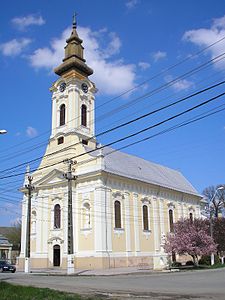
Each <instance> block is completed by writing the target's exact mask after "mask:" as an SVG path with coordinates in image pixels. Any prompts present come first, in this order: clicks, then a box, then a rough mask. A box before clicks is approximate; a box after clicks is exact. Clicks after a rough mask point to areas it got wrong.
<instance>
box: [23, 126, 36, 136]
mask: <svg viewBox="0 0 225 300" xmlns="http://www.w3.org/2000/svg"><path fill="white" fill-rule="evenodd" d="M26 134H27V136H28V137H31V138H32V137H35V136H37V135H38V132H37V130H36V129H35V128H33V127H31V126H28V127H27V129H26Z"/></svg>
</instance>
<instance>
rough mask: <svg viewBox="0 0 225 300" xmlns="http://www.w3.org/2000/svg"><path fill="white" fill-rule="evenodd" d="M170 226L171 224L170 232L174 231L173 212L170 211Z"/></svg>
mask: <svg viewBox="0 0 225 300" xmlns="http://www.w3.org/2000/svg"><path fill="white" fill-rule="evenodd" d="M169 224H170V232H173V231H174V224H173V210H172V209H169Z"/></svg>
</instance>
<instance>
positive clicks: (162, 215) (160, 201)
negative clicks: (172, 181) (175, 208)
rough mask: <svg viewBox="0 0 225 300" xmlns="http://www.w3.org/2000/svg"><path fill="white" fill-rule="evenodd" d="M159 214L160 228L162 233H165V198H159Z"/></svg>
mask: <svg viewBox="0 0 225 300" xmlns="http://www.w3.org/2000/svg"><path fill="white" fill-rule="evenodd" d="M159 214H160V230H161V235H164V234H165V223H164V222H165V221H164V200H163V199H160V200H159Z"/></svg>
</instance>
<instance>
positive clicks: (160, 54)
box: [152, 51, 167, 62]
mask: <svg viewBox="0 0 225 300" xmlns="http://www.w3.org/2000/svg"><path fill="white" fill-rule="evenodd" d="M166 56H167V53H166V52H164V51H157V52H155V53H153V54H152V57H153V59H154V61H155V62H157V61H158V60H160V59H163V58H165V57H166Z"/></svg>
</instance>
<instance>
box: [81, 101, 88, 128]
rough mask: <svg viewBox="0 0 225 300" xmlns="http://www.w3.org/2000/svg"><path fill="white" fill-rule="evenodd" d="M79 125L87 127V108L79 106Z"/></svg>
mask: <svg viewBox="0 0 225 300" xmlns="http://www.w3.org/2000/svg"><path fill="white" fill-rule="evenodd" d="M81 125H83V126H85V127H87V106H86V105H84V104H83V105H82V106H81Z"/></svg>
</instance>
